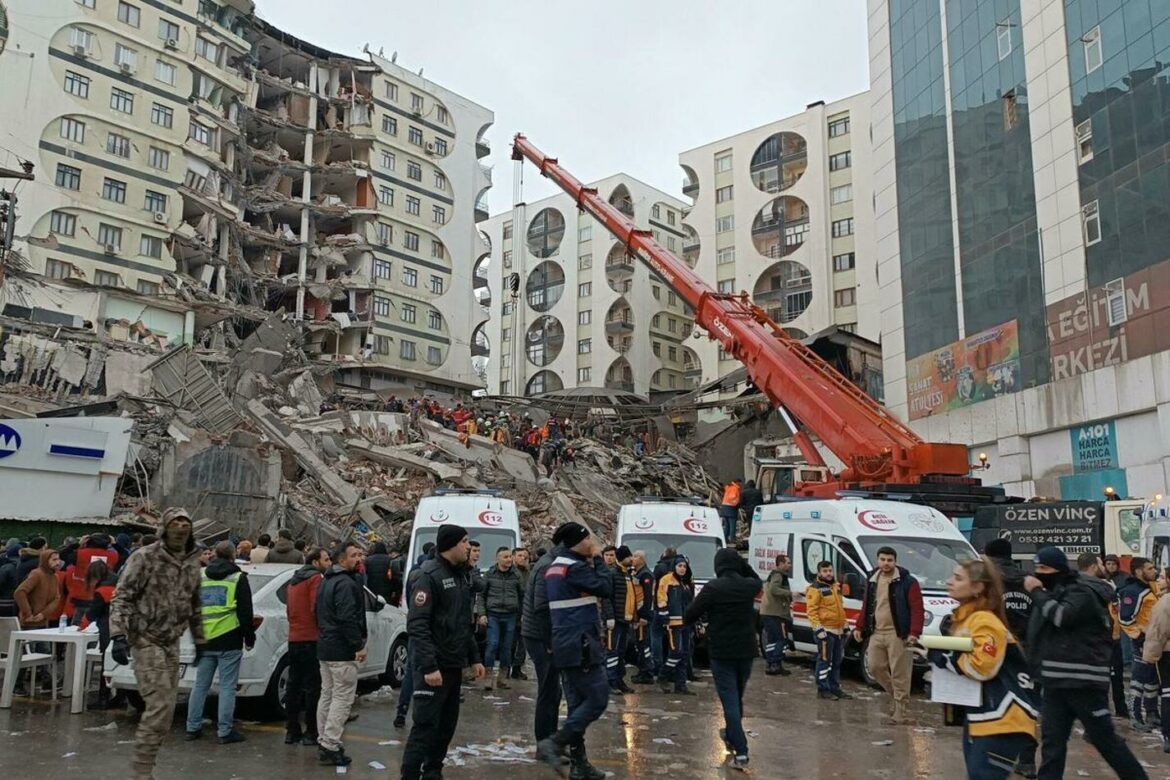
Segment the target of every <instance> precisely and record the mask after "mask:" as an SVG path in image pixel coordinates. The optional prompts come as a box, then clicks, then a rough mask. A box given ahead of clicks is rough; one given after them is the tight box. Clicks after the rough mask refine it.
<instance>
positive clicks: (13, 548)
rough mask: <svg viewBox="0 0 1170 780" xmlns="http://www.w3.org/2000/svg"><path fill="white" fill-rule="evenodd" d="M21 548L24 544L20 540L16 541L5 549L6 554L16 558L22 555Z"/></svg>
mask: <svg viewBox="0 0 1170 780" xmlns="http://www.w3.org/2000/svg"><path fill="white" fill-rule="evenodd" d="M21 549H23V545H22V544H21V543H20V542H16V543H15V544H10V545H8V549H6V550H5V551H4V554H5V555H7V556H8V557H9V558H16V557H19V556H20V551H21Z"/></svg>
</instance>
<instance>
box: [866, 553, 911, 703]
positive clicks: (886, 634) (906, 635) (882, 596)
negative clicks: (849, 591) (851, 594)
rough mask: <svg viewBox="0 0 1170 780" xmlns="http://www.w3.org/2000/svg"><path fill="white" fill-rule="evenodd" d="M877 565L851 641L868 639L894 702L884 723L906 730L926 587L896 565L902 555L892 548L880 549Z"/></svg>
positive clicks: (871, 660) (870, 655)
mask: <svg viewBox="0 0 1170 780" xmlns="http://www.w3.org/2000/svg"><path fill="white" fill-rule="evenodd" d="M877 560H878V565H877V568H876V569H874V571H873V572H872V573H871V574H870V575H869V578H868V579H867V580H866V582H865V592H864V594H863V595H862V597H861V619H860V620H858V621H857V628H855V629H854V630H853V638H854V639H855V640H857V641H858V642H862V641H864V640H865V639H866V638H868V639H869V644H868V645H867V647H866V652H865V655H866V662H867V663H868V665H869V669H870V672H872V673H873V676H874V677H875V678H876V679H877V681H878V684H879V685H881V686H882V689H883V690H885V692H886V693H888V694H889V695H890V698H891V702H890V708H889V711H888V712H887V717H886V719H885V723H886V724H887V725H904V724H907V723H911V722H912V720H911V718H910V677H911V674H912V673H913V671H914V659H913V658H912V657H911V653H910V647H909V646H910V645H913V644H915V643H917V642H918V637H919V636H921V635H922V623H923V618H924V617H925V614H924V610H923V608H922V588H921V587H919V585H918V580H916V579H915V578H914V577H913V576H912V575H911V574H910V572H908V571H907V570H906V569H904V568H902V567H901V566H899V565H898V552H897V551H896V550H895V549H894V548H893V547H880V548H878V551H877Z"/></svg>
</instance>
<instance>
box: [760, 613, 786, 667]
mask: <svg viewBox="0 0 1170 780" xmlns="http://www.w3.org/2000/svg"><path fill="white" fill-rule="evenodd" d="M760 620H761V622H762V623H763V624H764V660H766V661H767V662H768V666H783V665H784V624H783V622H782V620H783V619H782V618H780V617H778V616H776V615H763V616H761V617H760Z"/></svg>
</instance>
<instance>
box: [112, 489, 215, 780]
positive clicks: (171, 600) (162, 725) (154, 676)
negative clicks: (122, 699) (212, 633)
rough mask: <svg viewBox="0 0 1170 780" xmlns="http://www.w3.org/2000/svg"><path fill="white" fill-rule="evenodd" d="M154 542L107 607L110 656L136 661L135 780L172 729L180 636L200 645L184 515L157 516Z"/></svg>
mask: <svg viewBox="0 0 1170 780" xmlns="http://www.w3.org/2000/svg"><path fill="white" fill-rule="evenodd" d="M159 536H160V538H159V540H158V541H157V542H155V543H154V544H149V545H147V546H145V547H143V548H141V549H139V550H138V551H137V552H135V553H134V554H133V555H131V556H130V560H129V561H127V563H126V566H125V568H124V569H123V570H122V574H121V576H120V577H119V578H118V591H117V593H116V594H115V596H114V603H113V605H112V607H111V610H110V636H111V640H110V641H111V645H112V648H111V651H110V654H111V656H112V657H113V659H114V661H115V662H117V663H119V664H123V665H125V664H128V663H129V662H130V656H131V654H133V657H134V676H135V678H136V679H137V680H138V692H139V693H140V694H141V696H142V698H143V700H144V701H145V702H146V711H145V712H143V713H142V719H141V720H140V721H139V722H138V733H137V734H136V735H135V743H134V778H135V780H149V779H150V778H151V776H152V773H153V771H154V763H155V758H156V756H157V755H158V749H159V746H160V745H161V744H162V740H163V737H164V736H165V735H166V733H167V732H168V731H169V730H170V728H171V721H172V719H173V718H174V713H175V700H176V698H177V697H178V692H179V688H178V685H179V638H180V637H181V636H182V635H183V630H184V629H187V628H190V629H191V634H192V636H193V637H194V639H195V645H196V647H198V646H200V645H202V644H203V624H202V620H201V616H200V611H199V583H200V566H199V551H198V549H197V548H196V546H195V540H194V538H193V537H192V533H191V517H190V515H188V514H187V510H185V509H180V508H178V507H172V508H170V509H168V510H167V511H166V512H164V513H163V517H162V528H161V530H160V533H159Z"/></svg>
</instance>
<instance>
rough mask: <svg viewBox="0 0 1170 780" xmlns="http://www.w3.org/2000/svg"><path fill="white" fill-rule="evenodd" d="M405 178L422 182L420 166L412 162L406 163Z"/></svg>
mask: <svg viewBox="0 0 1170 780" xmlns="http://www.w3.org/2000/svg"><path fill="white" fill-rule="evenodd" d="M406 178H408V179H414V180H415V181H422V166H421V165H419V164H418V163H416V162H415V161H414V160H408V161H407V162H406Z"/></svg>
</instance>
